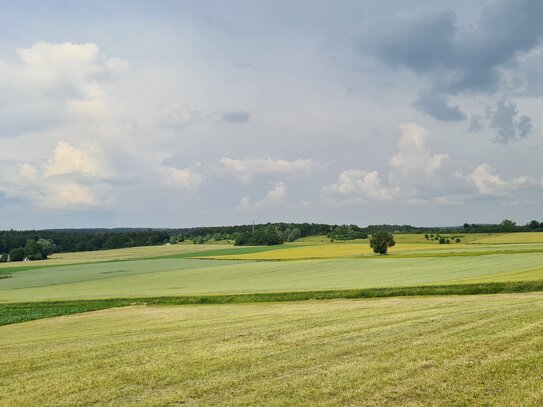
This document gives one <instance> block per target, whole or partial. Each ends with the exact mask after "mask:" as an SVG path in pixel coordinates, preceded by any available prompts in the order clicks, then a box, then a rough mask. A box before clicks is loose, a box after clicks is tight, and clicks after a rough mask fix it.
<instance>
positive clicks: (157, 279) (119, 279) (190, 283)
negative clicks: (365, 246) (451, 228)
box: [0, 249, 543, 302]
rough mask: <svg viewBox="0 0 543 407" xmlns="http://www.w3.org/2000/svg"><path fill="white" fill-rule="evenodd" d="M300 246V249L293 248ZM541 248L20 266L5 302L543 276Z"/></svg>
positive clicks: (0, 286)
mask: <svg viewBox="0 0 543 407" xmlns="http://www.w3.org/2000/svg"><path fill="white" fill-rule="evenodd" d="M292 250H295V249H292ZM542 258H543V254H542V253H526V254H510V255H486V256H469V257H428V258H413V259H404V258H399V259H396V258H393V257H390V258H381V257H378V256H377V257H376V258H368V259H330V260H298V261H279V262H277V261H241V260H238V261H235V260H234V261H232V260H228V261H227V260H222V261H221V260H198V259H187V258H181V259H176V258H173V259H155V260H134V261H119V262H106V263H91V264H80V265H67V266H57V267H50V268H46V269H43V270H42V269H33V270H22V271H18V272H16V273H12V274H11V277H10V278H6V279H3V280H0V302H23V301H43V300H75V299H90V298H129V297H146V296H148V297H156V296H176V295H189V294H190V295H193V294H236V293H251V292H282V291H303V290H328V289H349V288H372V287H394V286H415V285H424V284H443V283H464V282H467V281H469V282H473V283H476V282H490V281H527V280H539V279H543V262H542Z"/></svg>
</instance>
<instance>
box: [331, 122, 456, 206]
mask: <svg viewBox="0 0 543 407" xmlns="http://www.w3.org/2000/svg"><path fill="white" fill-rule="evenodd" d="M399 129H400V131H401V136H400V139H399V140H398V152H397V153H396V154H394V155H393V156H392V157H391V158H390V160H389V164H390V172H389V176H388V183H387V184H386V185H383V183H382V181H381V178H380V175H379V172H378V171H364V170H354V169H351V170H347V171H343V172H342V173H341V174H340V175H339V177H338V179H337V181H336V182H335V183H334V184H332V185H328V186H325V187H324V188H322V192H323V193H324V195H325V196H326V197H328V198H331V199H332V200H340V201H345V202H365V201H377V202H379V201H390V200H394V199H419V198H421V197H425V196H426V195H427V194H428V193H429V191H428V189H430V188H432V187H433V188H435V178H437V174H438V173H439V172H440V170H442V168H443V167H444V164H445V162H446V160H447V159H448V156H447V154H433V153H432V152H431V151H430V150H429V148H428V146H427V139H428V136H429V131H428V130H427V129H425V128H423V127H421V126H419V125H418V124H416V123H404V124H402V125H400V127H399ZM432 184H434V185H432ZM432 192H433V193H434V194H435V190H434V191H432Z"/></svg>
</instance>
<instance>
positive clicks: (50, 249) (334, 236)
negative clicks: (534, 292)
mask: <svg viewBox="0 0 543 407" xmlns="http://www.w3.org/2000/svg"><path fill="white" fill-rule="evenodd" d="M377 230H386V231H389V232H392V233H441V234H445V233H501V232H507V233H511V232H526V231H538V232H543V222H538V221H535V220H533V221H531V222H529V223H528V224H527V225H524V226H519V225H517V224H516V223H515V222H513V221H510V220H507V219H506V220H504V221H502V222H501V223H499V224H494V225H492V224H484V225H483V224H479V225H477V224H470V223H465V224H464V225H463V226H458V227H416V226H411V225H369V226H366V227H359V226H356V225H329V224H324V223H266V224H258V225H238V226H216V227H197V228H179V229H49V230H27V231H18V230H6V231H1V232H0V261H8V259H10V260H13V261H17V260H24V259H25V258H26V259H29V260H40V259H45V258H47V256H48V255H50V254H52V253H54V252H76V251H94V250H106V249H118V248H124V247H134V246H154V245H161V244H167V243H172V244H174V243H178V242H182V241H185V240H190V241H192V242H193V243H195V244H201V243H205V242H208V241H218V240H227V241H230V242H231V243H233V244H235V245H239V246H245V245H276V244H282V243H284V242H292V241H295V240H297V239H299V238H301V237H306V236H322V235H325V236H327V237H329V238H330V239H331V240H338V241H341V240H351V239H359V238H366V237H368V235H369V234H372V233H374V232H375V231H377Z"/></svg>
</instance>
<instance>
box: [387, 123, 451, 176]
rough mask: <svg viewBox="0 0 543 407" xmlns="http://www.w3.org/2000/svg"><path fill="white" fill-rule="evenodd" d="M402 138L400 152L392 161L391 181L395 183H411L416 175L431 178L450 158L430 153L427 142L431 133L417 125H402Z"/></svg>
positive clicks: (399, 143)
mask: <svg viewBox="0 0 543 407" xmlns="http://www.w3.org/2000/svg"><path fill="white" fill-rule="evenodd" d="M400 131H401V136H400V139H399V141H398V152H397V153H396V154H395V155H393V156H392V157H391V159H390V161H389V162H390V165H391V166H392V172H391V175H390V181H391V182H393V183H397V184H400V183H403V182H409V181H410V180H411V179H412V178H413V176H414V175H416V178H419V179H420V178H422V179H426V178H430V177H432V176H433V175H434V174H435V173H436V172H437V171H438V170H439V169H440V168H442V166H443V165H444V162H445V160H446V159H447V158H448V155H447V154H433V153H432V152H430V150H429V148H428V145H427V140H428V136H429V134H430V132H429V131H428V130H427V129H425V128H424V127H422V126H419V125H418V124H416V123H404V124H402V125H400Z"/></svg>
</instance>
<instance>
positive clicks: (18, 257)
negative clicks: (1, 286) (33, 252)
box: [9, 247, 25, 261]
mask: <svg viewBox="0 0 543 407" xmlns="http://www.w3.org/2000/svg"><path fill="white" fill-rule="evenodd" d="M24 259H25V249H24V248H23V247H16V248H15V249H11V250H10V251H9V261H23V260H24Z"/></svg>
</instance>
